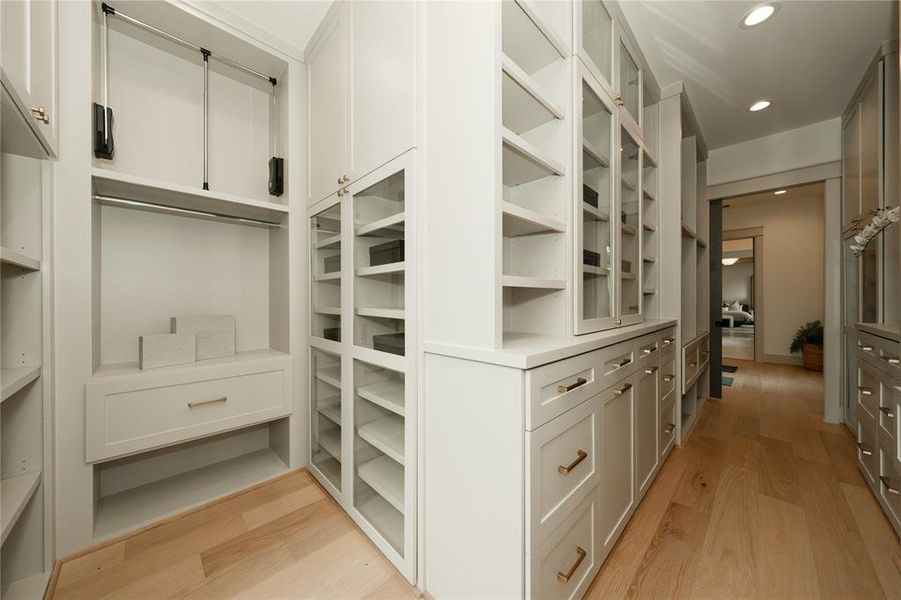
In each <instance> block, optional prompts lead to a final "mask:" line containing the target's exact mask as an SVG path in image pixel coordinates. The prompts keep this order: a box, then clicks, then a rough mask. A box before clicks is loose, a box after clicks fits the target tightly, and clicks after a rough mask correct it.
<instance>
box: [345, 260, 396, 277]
mask: <svg viewBox="0 0 901 600" xmlns="http://www.w3.org/2000/svg"><path fill="white" fill-rule="evenodd" d="M404 269H405V266H404V263H403V261H401V262H396V263H390V264H387V265H378V266H376V267H360V268H359V269H357V277H373V276H376V275H390V274H392V273H403V272H404Z"/></svg>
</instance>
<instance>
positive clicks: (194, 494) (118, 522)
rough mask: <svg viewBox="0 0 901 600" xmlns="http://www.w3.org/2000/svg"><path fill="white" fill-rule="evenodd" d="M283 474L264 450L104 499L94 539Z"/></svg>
mask: <svg viewBox="0 0 901 600" xmlns="http://www.w3.org/2000/svg"><path fill="white" fill-rule="evenodd" d="M286 472H288V467H287V466H286V465H285V463H283V462H282V461H281V459H280V458H279V457H278V456H276V454H275V453H274V452H273V451H272V450H271V449H269V448H263V449H261V450H257V451H255V452H250V453H247V454H242V455H240V456H237V457H235V458H230V459H228V460H223V461H220V462H217V463H214V464H211V465H207V466H205V467H201V468H199V469H194V470H192V471H187V472H185V473H180V474H178V475H174V476H172V477H167V478H165V479H160V480H158V481H154V482H152V483H148V484H146V485H142V486H138V487H135V488H131V489H129V490H125V491H123V492H119V493H117V494H113V495H110V496H105V497H103V498H101V499H100V506H99V509H98V511H97V516H96V518H95V520H94V540H95V541H100V540H104V539H108V538H110V537H113V536H115V535H119V534H122V533H125V532H127V531H129V530H132V529H136V528H138V527H141V526H144V525H146V524H148V523H151V522H154V521H158V520H159V519H161V518H164V517H166V516H169V515H172V514H177V513H180V512H183V511H185V510H187V509H189V508H191V507H193V506H197V505H200V504H204V503H207V502H210V501H212V500H215V499H216V498H221V497H222V496H226V495H228V494H231V493H233V492H236V491H238V490H241V489H244V488H247V487H249V486H252V485H255V484H257V483H260V482H262V481H266V480H268V479H272V478H273V477H277V476H279V475H282V474H284V473H286Z"/></svg>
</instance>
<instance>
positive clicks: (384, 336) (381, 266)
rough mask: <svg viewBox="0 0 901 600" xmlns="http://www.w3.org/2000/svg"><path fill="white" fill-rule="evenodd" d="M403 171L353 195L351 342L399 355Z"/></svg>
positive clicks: (401, 346) (402, 347) (401, 343)
mask: <svg viewBox="0 0 901 600" xmlns="http://www.w3.org/2000/svg"><path fill="white" fill-rule="evenodd" d="M404 173H405V172H404V171H398V172H395V173H394V174H392V175H390V176H389V177H387V178H385V179H382V180H381V181H378V182H377V183H375V184H373V185H371V186H369V187H367V188H366V189H364V190H362V191H360V192H357V193H355V194H354V197H353V202H354V204H353V206H354V230H355V236H354V238H355V247H356V251H355V257H354V264H355V273H356V278H355V280H354V296H355V298H354V312H355V317H354V319H355V321H354V344H355V345H357V346H362V347H365V348H372V349H374V350H379V351H381V352H390V353H392V354H398V355H401V356H403V355H404V353H405V339H404V318H405V316H404V282H405V263H404V255H405V248H406V243H405V240H404V192H405V190H404V187H405V180H404Z"/></svg>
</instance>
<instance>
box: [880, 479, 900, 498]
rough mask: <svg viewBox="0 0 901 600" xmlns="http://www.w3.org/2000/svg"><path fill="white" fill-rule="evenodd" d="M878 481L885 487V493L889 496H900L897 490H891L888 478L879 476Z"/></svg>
mask: <svg viewBox="0 0 901 600" xmlns="http://www.w3.org/2000/svg"><path fill="white" fill-rule="evenodd" d="M879 481H881V482H882V485H884V486H885V489H886V491H887V492H888V493H889V494H895V495H896V496H898V495H901V490H898V489H896V488H893V487H892V486H890V485H889V484H888V477H884V476H882V475H880V476H879Z"/></svg>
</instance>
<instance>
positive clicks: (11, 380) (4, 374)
mask: <svg viewBox="0 0 901 600" xmlns="http://www.w3.org/2000/svg"><path fill="white" fill-rule="evenodd" d="M40 376H41V365H28V366H25V367H14V368H12V369H2V370H0V381H2V382H3V388H2V391H0V402H3V401H4V400H6V399H7V398H9V397H10V396H12V395H13V394H15V393H16V392H18V391H19V390H21V389H22V388H24V387H25V386H26V385H28V384H29V383H31V382H32V381H34V380H35V379H37V378H38V377H40Z"/></svg>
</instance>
